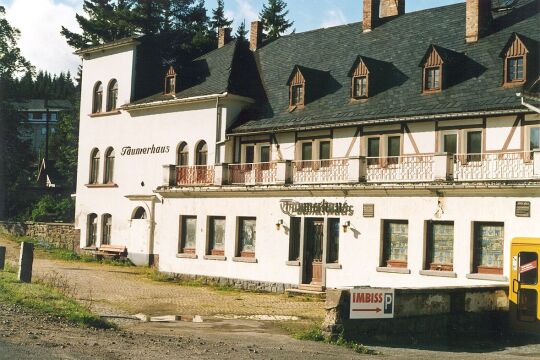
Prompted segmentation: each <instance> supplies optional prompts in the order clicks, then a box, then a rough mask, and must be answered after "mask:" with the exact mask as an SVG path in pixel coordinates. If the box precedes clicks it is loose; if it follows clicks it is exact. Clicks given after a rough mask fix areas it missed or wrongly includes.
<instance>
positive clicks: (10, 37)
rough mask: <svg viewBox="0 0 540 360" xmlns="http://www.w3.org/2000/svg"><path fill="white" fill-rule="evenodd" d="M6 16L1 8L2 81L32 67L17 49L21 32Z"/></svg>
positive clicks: (0, 75) (0, 77) (0, 61)
mask: <svg viewBox="0 0 540 360" xmlns="http://www.w3.org/2000/svg"><path fill="white" fill-rule="evenodd" d="M5 15H6V9H5V8H4V7H3V6H0V79H4V80H9V79H13V77H14V76H16V75H18V74H21V73H23V72H24V71H29V70H30V71H31V70H32V67H31V65H30V63H29V62H28V61H27V60H26V59H25V58H24V57H23V56H22V55H21V50H20V49H19V48H18V47H17V41H18V40H19V36H20V31H19V30H18V29H16V28H14V27H12V26H11V25H10V23H9V22H8V21H7V19H6V17H5ZM0 91H1V89H0Z"/></svg>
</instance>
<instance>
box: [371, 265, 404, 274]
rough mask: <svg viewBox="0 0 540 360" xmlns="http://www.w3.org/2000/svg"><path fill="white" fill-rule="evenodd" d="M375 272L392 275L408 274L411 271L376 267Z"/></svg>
mask: <svg viewBox="0 0 540 360" xmlns="http://www.w3.org/2000/svg"><path fill="white" fill-rule="evenodd" d="M377 272H383V273H392V274H410V273H411V269H406V268H398V267H382V266H380V267H377Z"/></svg>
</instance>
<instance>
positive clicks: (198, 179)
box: [176, 165, 215, 186]
mask: <svg viewBox="0 0 540 360" xmlns="http://www.w3.org/2000/svg"><path fill="white" fill-rule="evenodd" d="M214 178H215V168H214V166H213V165H197V166H177V167H176V184H177V185H178V186H200V185H212V184H214Z"/></svg>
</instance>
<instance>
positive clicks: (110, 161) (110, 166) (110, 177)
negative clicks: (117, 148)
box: [103, 148, 114, 184]
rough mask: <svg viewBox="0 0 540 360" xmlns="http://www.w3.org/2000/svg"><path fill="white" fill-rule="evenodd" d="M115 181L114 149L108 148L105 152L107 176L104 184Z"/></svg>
mask: <svg viewBox="0 0 540 360" xmlns="http://www.w3.org/2000/svg"><path fill="white" fill-rule="evenodd" d="M113 182H114V149H113V148H108V149H107V151H106V152H105V178H104V179H103V183H104V184H112V183H113Z"/></svg>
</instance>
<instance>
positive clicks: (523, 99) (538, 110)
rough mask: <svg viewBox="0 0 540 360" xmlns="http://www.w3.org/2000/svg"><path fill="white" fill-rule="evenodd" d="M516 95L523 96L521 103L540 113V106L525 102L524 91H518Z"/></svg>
mask: <svg viewBox="0 0 540 360" xmlns="http://www.w3.org/2000/svg"><path fill="white" fill-rule="evenodd" d="M516 96H517V97H519V98H521V105H523V106H525V107H526V108H527V109H529V110H532V111H534V112H535V113H537V114H540V108H538V107H536V106H534V105H531V104H529V103H527V102H525V96H524V95H523V94H522V93H517V94H516Z"/></svg>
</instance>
